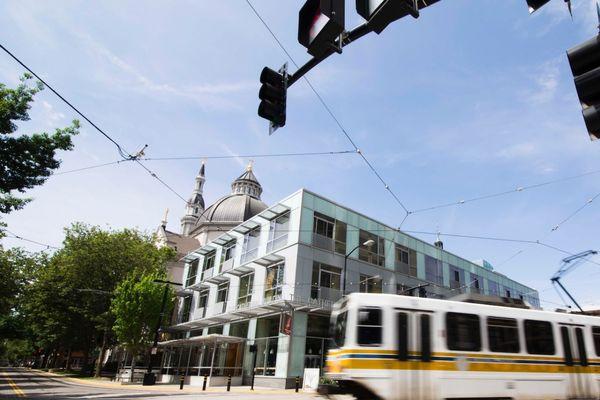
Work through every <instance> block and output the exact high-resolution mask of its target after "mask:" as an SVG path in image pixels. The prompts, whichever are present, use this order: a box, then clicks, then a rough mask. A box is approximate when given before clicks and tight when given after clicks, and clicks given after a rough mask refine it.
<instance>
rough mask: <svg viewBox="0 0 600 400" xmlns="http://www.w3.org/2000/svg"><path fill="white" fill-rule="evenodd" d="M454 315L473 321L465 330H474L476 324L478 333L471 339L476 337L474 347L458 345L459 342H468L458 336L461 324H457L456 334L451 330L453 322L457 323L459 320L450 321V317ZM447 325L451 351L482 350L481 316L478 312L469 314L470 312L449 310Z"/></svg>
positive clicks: (448, 343)
mask: <svg viewBox="0 0 600 400" xmlns="http://www.w3.org/2000/svg"><path fill="white" fill-rule="evenodd" d="M453 317H461V318H465V317H466V318H468V319H471V321H469V322H470V323H471V326H470V327H467V329H466V330H465V332H473V328H474V327H475V326H476V327H477V329H476V333H477V335H473V336H472V337H471V339H476V340H475V341H474V342H473V345H474V346H472V347H465V346H458V345H457V344H458V343H461V342H462V343H466V342H464V340H459V338H458V332H459V331H458V329H459V328H460V327H459V325H456V326H455V328H456V329H457V331H456V335H454V334H453V332H452V331H451V324H457V323H458V322H454V321H450V318H453ZM445 327H446V347H447V348H448V350H451V351H467V352H480V351H481V350H482V342H483V341H482V338H481V318H480V317H479V315H477V314H469V313H459V312H447V313H446V317H445Z"/></svg>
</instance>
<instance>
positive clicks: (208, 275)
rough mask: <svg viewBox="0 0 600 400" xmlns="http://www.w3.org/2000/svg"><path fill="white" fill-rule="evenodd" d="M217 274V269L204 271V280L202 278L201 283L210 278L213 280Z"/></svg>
mask: <svg viewBox="0 0 600 400" xmlns="http://www.w3.org/2000/svg"><path fill="white" fill-rule="evenodd" d="M214 273H215V267H212V268H208V269H205V270H204V271H202V278H200V282H202V281H205V280H207V279H208V278H212V277H213V275H214Z"/></svg>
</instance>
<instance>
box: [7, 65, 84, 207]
mask: <svg viewBox="0 0 600 400" xmlns="http://www.w3.org/2000/svg"><path fill="white" fill-rule="evenodd" d="M31 78H32V76H31V75H29V74H25V75H24V76H23V77H22V78H21V84H20V85H18V86H17V87H16V89H10V88H7V87H6V86H5V85H4V84H1V83H0V213H2V214H8V213H10V212H11V211H14V210H18V209H20V208H22V207H23V206H24V205H25V204H27V203H28V202H29V201H31V199H28V198H19V197H15V196H14V195H13V193H14V192H15V191H16V192H21V193H23V192H25V189H31V188H33V187H34V186H38V185H41V184H42V183H44V182H45V181H46V179H48V177H49V176H50V174H51V173H52V171H53V170H55V169H57V168H58V167H59V166H60V160H58V159H56V151H57V150H72V149H73V142H72V141H71V138H72V137H73V135H76V134H78V133H79V121H77V120H73V122H72V124H71V125H70V126H68V127H66V128H61V129H56V130H55V132H54V134H52V135H49V134H48V133H36V134H33V135H21V136H17V137H12V136H9V135H11V134H13V133H15V132H16V130H17V125H16V124H15V122H16V121H28V120H29V109H30V108H31V103H32V102H33V97H34V96H35V95H36V94H37V93H38V92H39V91H41V90H42V89H43V88H44V87H43V85H42V83H41V82H38V83H37V84H36V85H34V86H29V85H28V84H27V83H28V81H29V80H30V79H31Z"/></svg>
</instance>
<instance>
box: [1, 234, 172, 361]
mask: <svg viewBox="0 0 600 400" xmlns="http://www.w3.org/2000/svg"><path fill="white" fill-rule="evenodd" d="M65 235H66V237H65V240H64V242H63V247H62V248H61V249H60V250H58V251H57V252H56V253H54V255H52V257H51V258H50V259H43V260H42V259H36V262H35V263H34V264H35V267H34V266H33V265H31V266H24V267H22V268H23V269H24V270H27V271H31V272H27V274H25V276H27V279H26V280H21V281H20V283H18V284H17V285H16V286H17V288H15V287H14V285H12V284H8V283H5V282H2V284H6V291H7V293H14V291H15V290H17V292H18V293H23V295H22V296H21V298H22V302H21V303H22V304H20V305H19V306H18V307H17V308H15V307H13V308H12V309H11V310H13V311H9V316H11V318H13V319H14V318H17V317H18V319H19V320H20V321H22V322H23V323H22V325H25V326H26V327H27V337H28V338H29V340H30V341H31V342H32V343H33V344H34V345H35V347H36V348H42V349H53V348H72V349H78V350H83V351H84V352H85V351H91V350H93V349H94V348H95V347H96V346H98V345H99V342H100V338H101V337H102V333H103V332H104V330H105V329H108V330H109V332H110V331H112V323H113V320H114V316H113V315H112V314H111V312H110V304H111V298H112V297H113V296H114V294H115V293H114V292H115V290H116V289H117V287H119V285H120V284H121V282H123V281H127V280H128V279H130V278H131V279H135V280H138V281H139V280H140V279H141V278H142V277H143V276H148V275H155V276H158V275H161V274H165V268H166V264H167V262H168V261H170V260H171V259H172V258H173V257H174V255H175V254H174V251H173V250H171V249H169V248H160V249H159V248H157V247H156V246H155V245H154V238H153V237H152V236H149V235H146V234H143V233H140V232H138V231H136V230H132V229H123V230H116V231H115V230H103V229H100V228H99V227H96V226H89V225H85V224H81V223H76V224H73V225H72V226H70V227H69V228H67V229H65ZM5 253H6V252H5ZM15 257H16V256H15ZM15 257H13V258H15ZM2 260H3V259H2V257H1V256H0V268H3V264H2ZM18 263H21V264H23V265H27V263H23V262H22V261H19V262H18ZM4 270H7V271H8V270H9V268H3V270H2V271H4ZM2 289H4V288H0V290H2ZM9 296H10V295H7V296H6V297H9ZM3 299H4V297H2V296H0V306H2V300H3ZM4 302H5V303H6V304H8V306H2V307H4V309H7V308H8V307H12V306H11V305H10V304H11V303H10V301H9V300H6V299H4ZM14 310H18V312H14ZM156 315H158V314H156ZM21 337H22V336H21Z"/></svg>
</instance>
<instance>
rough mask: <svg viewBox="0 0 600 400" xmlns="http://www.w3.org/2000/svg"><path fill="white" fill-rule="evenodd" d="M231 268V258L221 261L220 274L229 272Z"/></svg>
mask: <svg viewBox="0 0 600 400" xmlns="http://www.w3.org/2000/svg"><path fill="white" fill-rule="evenodd" d="M231 268H233V258H230V259H229V260H225V261H223V264H221V272H225V271H229V270H230V269H231Z"/></svg>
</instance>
